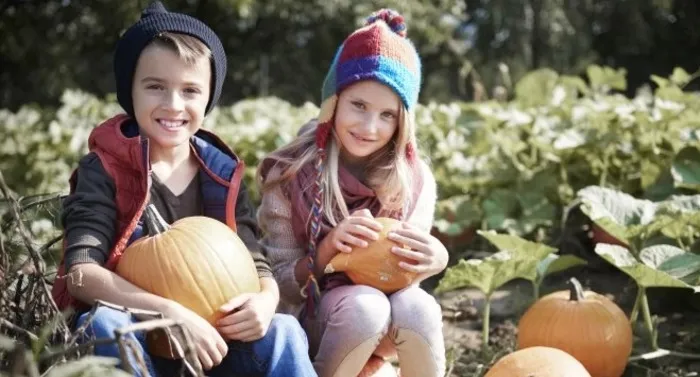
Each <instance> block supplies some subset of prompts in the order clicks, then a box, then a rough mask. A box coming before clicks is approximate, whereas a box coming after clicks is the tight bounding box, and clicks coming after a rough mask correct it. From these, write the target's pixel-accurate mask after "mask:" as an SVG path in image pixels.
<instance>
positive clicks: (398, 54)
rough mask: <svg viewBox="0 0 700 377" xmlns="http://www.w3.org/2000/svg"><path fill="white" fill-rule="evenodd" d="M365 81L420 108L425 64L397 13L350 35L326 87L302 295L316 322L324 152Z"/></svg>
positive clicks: (375, 16) (386, 12)
mask: <svg viewBox="0 0 700 377" xmlns="http://www.w3.org/2000/svg"><path fill="white" fill-rule="evenodd" d="M363 80H375V81H378V82H380V83H382V84H384V85H387V86H388V87H390V88H391V89H393V90H394V92H396V94H397V95H398V96H399V98H400V99H401V102H402V103H403V105H404V106H405V107H406V109H408V110H409V111H411V110H413V109H414V107H415V105H416V103H417V102H418V94H419V92H420V86H421V61H420V57H419V56H418V52H417V51H416V49H415V47H414V46H413V43H411V41H410V40H409V39H407V38H406V24H405V23H404V19H403V16H401V15H400V14H399V13H398V12H396V11H395V10H392V9H381V10H378V11H376V12H374V13H372V14H371V15H370V16H369V17H368V18H367V19H366V23H365V25H364V26H363V27H362V28H360V29H358V30H356V31H354V32H353V33H352V34H350V35H349V36H348V37H347V38H346V39H345V41H344V42H343V44H342V45H340V47H339V48H338V51H337V52H336V54H335V57H334V59H333V63H332V64H331V66H330V69H329V71H328V74H327V75H326V78H325V80H324V82H323V90H322V92H321V95H322V100H323V102H322V103H321V111H320V114H319V117H318V126H317V128H316V146H317V147H318V151H317V158H316V163H315V168H316V179H315V184H314V190H315V191H314V202H313V204H312V207H311V221H310V223H309V227H310V229H309V230H310V232H309V233H310V237H309V245H308V249H309V250H308V251H309V253H308V254H309V258H308V262H307V267H308V268H309V278H308V279H307V282H306V284H305V285H304V287H303V288H302V291H301V294H302V296H304V297H306V299H307V305H306V307H305V308H304V313H305V315H312V316H315V314H316V310H317V308H318V300H319V299H320V289H319V286H318V282H317V281H316V279H315V277H314V274H313V270H314V259H315V257H316V246H317V241H318V235H319V231H320V228H321V227H320V223H321V217H322V216H323V185H322V184H321V180H322V176H323V166H324V161H325V156H326V152H325V150H326V146H327V143H328V138H329V137H330V135H331V131H332V129H333V124H334V119H335V109H336V104H337V102H338V95H339V94H340V92H341V91H343V90H344V89H345V88H347V87H348V86H350V85H352V84H354V83H356V82H359V81H363ZM414 154H415V146H414V145H412V144H409V145H407V146H406V156H407V158H408V159H409V160H413V159H414Z"/></svg>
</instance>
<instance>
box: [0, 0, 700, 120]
mask: <svg viewBox="0 0 700 377" xmlns="http://www.w3.org/2000/svg"><path fill="white" fill-rule="evenodd" d="M147 4H148V1H147V0H138V1H136V0H123V1H115V0H90V1H86V0H55V1H46V0H4V1H2V2H0V67H2V68H0V108H6V109H11V110H16V109H17V108H19V107H20V106H21V105H24V104H28V103H36V104H39V105H42V106H44V105H57V104H58V103H59V100H60V98H61V95H62V94H63V93H64V91H65V90H66V89H80V90H82V91H85V92H88V93H92V94H94V95H96V96H104V95H106V94H108V93H111V92H113V91H114V83H113V75H112V52H113V49H114V46H115V43H116V41H117V39H118V38H119V36H120V34H121V33H122V32H123V31H124V30H125V28H126V27H128V26H129V25H131V24H132V23H133V22H135V21H136V20H137V19H138V17H139V13H140V11H141V10H142V9H143V8H144V7H145V6H146V5H147ZM164 4H165V5H166V7H167V8H168V9H169V10H173V11H178V12H183V13H187V14H190V15H193V16H195V17H197V18H200V19H202V20H204V21H205V22H206V23H207V24H209V25H210V26H211V27H212V28H213V29H214V30H215V31H216V32H217V33H218V34H219V36H220V37H221V39H222V41H223V43H224V45H225V48H226V51H227V53H228V58H229V71H228V79H227V81H226V84H225V87H224V92H223V96H222V101H221V104H222V105H228V104H232V103H234V102H235V101H238V100H241V99H244V98H250V97H260V96H277V97H279V98H281V99H284V100H286V101H290V102H291V103H293V104H301V103H303V102H304V101H313V102H317V101H318V98H319V96H320V88H321V83H322V80H323V77H324V75H325V73H326V70H327V68H328V65H329V64H330V61H331V59H332V58H333V54H334V52H335V49H336V48H337V47H338V45H339V43H340V42H341V41H342V40H343V38H344V37H345V36H346V35H347V34H348V33H349V32H350V31H352V30H353V29H355V28H356V27H357V26H358V25H360V23H361V22H362V20H363V18H364V17H366V16H367V15H369V13H370V12H371V11H373V10H374V9H377V8H379V7H392V8H395V9H397V10H399V11H400V12H401V13H402V14H404V15H405V17H406V19H407V24H408V35H409V37H410V38H411V39H412V40H413V41H414V42H415V44H416V45H417V47H418V50H419V51H420V53H421V54H422V56H423V62H424V75H425V83H424V89H423V92H422V95H421V102H429V101H437V102H449V101H452V100H468V101H469V100H483V99H485V98H493V97H494V96H496V97H498V96H501V95H503V93H504V91H503V90H502V89H504V88H505V89H507V88H508V87H509V86H511V85H512V83H513V82H515V81H517V80H518V79H519V78H520V77H522V76H523V75H524V74H525V73H526V72H528V71H531V70H534V69H537V68H542V67H549V68H552V69H554V70H556V71H558V72H560V73H566V74H573V75H582V74H584V73H585V69H586V67H587V66H588V65H590V64H593V63H596V64H601V65H608V66H611V67H615V68H624V69H625V70H626V72H627V79H628V85H627V88H626V92H627V94H633V93H634V92H635V90H636V89H637V88H638V87H639V86H640V85H642V84H644V83H646V82H647V81H648V78H649V76H650V74H652V73H653V74H657V75H661V76H665V75H668V74H670V73H671V71H672V69H673V68H674V67H675V66H680V67H683V68H685V69H686V70H688V71H695V70H696V69H697V67H698V66H700V53H699V52H698V51H700V28H698V27H697V23H698V20H699V17H698V16H700V3H698V2H697V1H693V0H679V1H674V0H400V1H399V0H386V1H366V0H361V1H357V0H353V1H350V0H259V1H256V0H166V1H165V2H164Z"/></svg>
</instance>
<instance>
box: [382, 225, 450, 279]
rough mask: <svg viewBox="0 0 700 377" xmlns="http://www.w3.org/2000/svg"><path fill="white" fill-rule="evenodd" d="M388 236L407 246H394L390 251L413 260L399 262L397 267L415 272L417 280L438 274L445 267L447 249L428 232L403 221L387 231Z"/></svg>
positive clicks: (447, 256)
mask: <svg viewBox="0 0 700 377" xmlns="http://www.w3.org/2000/svg"><path fill="white" fill-rule="evenodd" d="M388 237H389V239H390V240H392V241H394V242H397V243H399V244H401V245H406V247H407V248H402V247H398V246H394V247H392V248H391V252H392V253H394V254H396V255H398V256H400V257H404V258H407V259H411V260H414V261H415V264H411V263H407V262H400V263H399V267H401V268H403V269H404V270H406V271H410V272H414V273H417V274H418V275H419V279H418V280H422V279H425V278H427V277H430V276H433V275H435V274H438V273H439V272H440V271H442V270H444V269H445V267H447V260H448V258H449V255H448V253H447V249H445V246H444V245H443V244H442V243H441V242H440V241H439V240H438V239H437V238H435V237H433V236H432V235H431V234H430V233H428V232H426V231H424V230H422V229H419V228H417V227H415V226H413V225H411V224H408V223H405V222H404V223H402V227H401V228H400V229H397V230H394V231H391V232H389V235H388Z"/></svg>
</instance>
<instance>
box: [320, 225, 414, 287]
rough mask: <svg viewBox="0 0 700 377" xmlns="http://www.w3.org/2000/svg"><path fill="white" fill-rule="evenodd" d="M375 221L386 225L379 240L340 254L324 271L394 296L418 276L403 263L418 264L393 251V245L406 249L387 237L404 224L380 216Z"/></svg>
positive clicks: (383, 226)
mask: <svg viewBox="0 0 700 377" xmlns="http://www.w3.org/2000/svg"><path fill="white" fill-rule="evenodd" d="M375 220H376V221H378V222H379V223H380V224H381V225H382V230H381V231H380V232H379V238H378V239H377V240H376V241H369V242H368V246H367V247H354V248H353V249H352V251H351V252H349V253H342V252H341V253H338V254H337V255H336V256H335V257H333V259H331V261H330V262H329V263H328V264H327V265H326V267H325V269H324V272H325V273H326V274H329V273H333V272H344V273H345V274H346V275H348V277H349V278H350V280H352V281H353V283H355V284H362V285H368V286H371V287H374V288H377V289H379V290H380V291H382V292H384V293H394V292H396V291H399V290H401V289H403V288H405V287H407V286H409V285H410V284H411V283H412V282H413V280H414V279H415V278H416V276H417V274H416V273H414V272H410V271H406V270H404V269H403V268H401V267H400V266H399V262H407V263H412V264H414V263H415V261H414V260H412V259H407V258H403V257H399V256H398V255H396V254H394V253H392V252H391V248H392V247H393V246H400V247H405V246H404V245H400V244H398V243H396V242H394V241H392V240H390V239H389V238H387V235H388V233H389V232H390V231H391V230H394V229H400V228H401V221H399V220H395V219H392V218H388V217H377V218H376V219H375Z"/></svg>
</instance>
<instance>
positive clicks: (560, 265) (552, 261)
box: [537, 254, 588, 278]
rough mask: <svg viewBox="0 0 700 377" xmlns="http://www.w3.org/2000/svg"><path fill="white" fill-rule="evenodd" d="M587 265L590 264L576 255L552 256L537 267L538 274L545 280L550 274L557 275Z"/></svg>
mask: <svg viewBox="0 0 700 377" xmlns="http://www.w3.org/2000/svg"><path fill="white" fill-rule="evenodd" d="M587 263H588V262H586V261H585V260H584V259H581V258H579V257H577V256H575V255H556V254H550V255H547V257H546V258H545V259H543V260H542V261H540V263H539V264H538V265H537V274H538V275H539V276H540V277H542V278H544V277H545V276H547V275H549V274H555V273H557V272H561V271H564V270H567V269H569V268H571V267H574V266H580V265H584V264H587Z"/></svg>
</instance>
